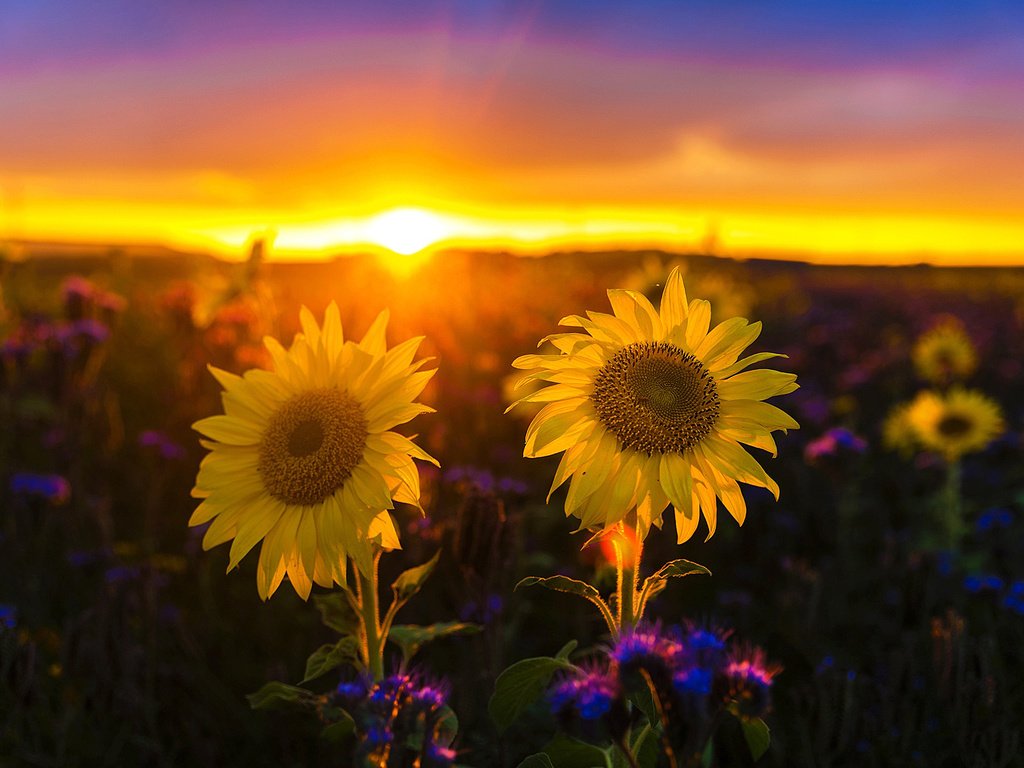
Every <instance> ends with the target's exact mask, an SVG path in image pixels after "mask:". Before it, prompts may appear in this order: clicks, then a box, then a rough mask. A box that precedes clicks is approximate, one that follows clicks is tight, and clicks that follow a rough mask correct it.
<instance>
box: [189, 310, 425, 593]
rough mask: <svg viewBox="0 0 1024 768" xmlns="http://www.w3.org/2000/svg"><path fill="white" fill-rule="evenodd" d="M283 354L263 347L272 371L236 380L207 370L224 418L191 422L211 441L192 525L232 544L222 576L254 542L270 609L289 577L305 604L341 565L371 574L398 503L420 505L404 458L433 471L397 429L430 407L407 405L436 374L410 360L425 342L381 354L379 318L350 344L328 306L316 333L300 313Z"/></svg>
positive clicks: (338, 578) (393, 539) (339, 574)
mask: <svg viewBox="0 0 1024 768" xmlns="http://www.w3.org/2000/svg"><path fill="white" fill-rule="evenodd" d="M300 320H301V323H302V331H303V332H302V333H301V334H298V335H296V337H295V340H294V341H293V343H292V345H291V347H290V348H289V349H287V350H286V349H284V348H283V347H282V346H281V345H280V344H279V343H278V342H277V341H276V340H275V339H273V338H270V337H267V338H266V339H265V340H264V343H265V344H266V346H267V350H268V351H269V353H270V356H271V358H272V362H273V368H274V370H273V371H264V370H250V371H247V372H246V373H245V374H244V375H243V376H236V375H234V374H232V373H228V372H227V371H222V370H219V369H217V368H214V367H212V366H210V371H211V372H212V373H213V375H214V376H215V377H216V378H217V381H219V382H220V384H221V385H222V386H223V387H224V390H225V391H224V392H223V393H222V400H223V403H224V414H223V415H219V416H211V417H209V418H206V419H202V420H200V421H197V422H196V423H195V424H194V425H193V428H194V429H195V430H197V431H198V432H200V433H202V434H203V435H205V436H206V437H208V438H210V439H209V440H201V441H200V442H201V443H202V445H203V446H204V447H205V448H208V449H209V450H210V453H209V454H208V455H207V456H206V457H205V458H204V459H203V462H202V464H201V466H200V468H199V474H198V477H197V478H196V485H195V488H194V489H193V490H192V495H193V496H194V497H196V498H200V499H202V500H203V501H202V503H201V504H200V505H199V507H198V508H197V509H196V511H195V512H194V513H193V515H192V518H191V519H190V520H189V525H202V524H204V523H207V522H209V521H211V520H212V521H213V522H212V524H211V525H210V528H209V529H208V530H207V531H206V535H205V536H204V537H203V548H204V549H210V548H211V547H214V546H216V545H218V544H222V543H223V542H226V541H228V540H230V539H234V541H233V542H232V545H231V552H230V562H229V565H228V570H229V571H230V570H231V569H232V568H234V567H235V566H236V565H238V563H239V561H240V560H241V559H242V558H243V557H244V556H245V555H246V553H248V552H249V551H250V550H251V549H252V548H253V547H254V546H255V545H256V544H257V543H258V542H260V541H262V542H263V545H262V547H261V549H260V557H259V565H258V568H257V572H256V586H257V589H258V590H259V594H260V597H261V598H263V599H264V600H266V599H267V598H268V597H269V596H270V595H272V594H273V593H274V591H275V590H276V589H277V588H278V586H279V585H280V584H281V581H282V579H283V578H284V576H285V574H287V575H288V578H289V581H290V582H291V584H292V586H293V587H294V589H295V591H296V592H297V593H298V594H299V595H300V596H301V597H302V598H303V599H306V598H307V597H308V596H309V592H310V589H311V587H312V582H314V581H315V582H316V583H317V584H320V585H321V586H324V587H330V586H331V585H332V584H333V583H335V582H336V583H338V584H345V582H346V574H347V561H346V558H351V559H352V560H353V561H354V562H355V564H356V566H357V567H358V568H359V569H360V570H361V571H362V572H363V573H364V574H369V573H370V570H371V568H372V557H373V548H374V546H382V547H386V548H397V547H399V546H400V545H399V541H398V533H397V532H396V530H395V527H394V523H393V522H392V519H391V515H390V514H389V513H388V511H387V510H389V509H392V508H393V506H394V504H393V502H394V501H399V502H404V503H407V504H413V505H415V506H417V507H418V506H419V496H420V488H419V474H418V472H417V469H416V466H415V465H414V464H413V461H412V459H413V458H417V459H422V460H425V461H430V462H433V463H434V464H437V461H436V460H435V459H433V458H432V457H431V456H430V455H428V454H427V453H426V452H425V451H423V450H422V449H421V448H419V447H418V446H417V445H415V444H414V443H413V442H412V441H411V440H409V438H407V437H403V436H402V435H399V434H398V433H396V432H391V431H389V430H391V429H392V428H393V427H395V426H397V425H399V424H402V423H404V422H407V421H409V420H410V419H412V418H413V417H415V416H416V415H418V414H420V413H426V412H429V411H432V410H433V409H432V408H430V407H428V406H426V405H422V404H420V403H416V402H414V400H415V398H416V397H417V396H418V395H419V394H420V392H422V390H423V387H424V386H426V383H427V381H428V380H429V379H430V377H431V376H433V374H434V370H428V371H419V370H418V369H419V368H420V367H421V366H422V365H423V364H424V363H425V362H426V361H427V360H426V359H422V360H419V361H417V362H415V363H414V362H412V359H413V356H414V355H415V353H416V349H417V348H418V346H419V344H420V342H421V341H422V338H414V339H410V340H408V341H406V342H404V343H402V344H399V345H398V346H396V347H394V348H393V349H390V350H389V349H387V344H386V342H385V329H386V327H387V321H388V313H387V311H386V310H385V311H384V312H381V314H380V315H379V316H378V317H377V319H376V320H375V321H374V322H373V324H372V325H371V326H370V329H369V330H368V331H367V332H366V335H365V336H364V337H363V338H362V340H361V341H359V342H358V343H354V342H352V341H345V340H344V338H343V336H342V328H341V320H340V317H339V313H338V307H337V305H335V304H334V303H332V304H331V305H330V306H329V307H328V308H327V312H326V315H325V317H324V324H323V328H322V329H321V328H320V327H319V326H318V325H317V322H316V320H315V319H314V318H313V315H312V313H310V311H309V310H308V309H306V308H305V307H303V308H302V311H301V314H300Z"/></svg>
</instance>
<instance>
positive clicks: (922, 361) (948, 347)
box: [911, 317, 978, 384]
mask: <svg viewBox="0 0 1024 768" xmlns="http://www.w3.org/2000/svg"><path fill="white" fill-rule="evenodd" d="M911 356H912V357H913V360H914V367H915V368H916V369H917V372H918V374H919V375H920V376H921V377H922V378H924V379H926V380H928V381H933V382H935V383H936V384H948V383H949V382H951V381H957V380H962V379H966V378H967V377H968V376H970V375H971V374H972V373H974V369H975V368H976V367H977V365H978V356H977V354H976V353H975V351H974V345H973V344H972V343H971V339H970V337H968V335H967V332H966V331H965V330H964V327H963V325H962V324H961V323H960V321H959V320H957V319H956V318H955V317H949V318H946V319H945V320H943V321H942V322H940V323H939V324H938V325H936V326H934V327H933V328H931V329H930V330H929V331H927V332H925V333H924V334H923V335H922V336H921V338H920V339H918V340H917V343H916V344H915V345H914V349H913V352H912V353H911Z"/></svg>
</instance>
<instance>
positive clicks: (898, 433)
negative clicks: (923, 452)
mask: <svg viewBox="0 0 1024 768" xmlns="http://www.w3.org/2000/svg"><path fill="white" fill-rule="evenodd" d="M909 415H910V403H900V404H899V405H896V406H894V407H893V408H892V410H891V411H889V415H888V416H886V417H885V423H884V424H883V425H882V443H883V444H884V445H885V446H886V447H887V448H889V449H891V450H894V451H897V452H898V453H899V454H900V455H901V456H903V457H904V458H906V457H909V456H910V455H911V454H912V453H913V452H914V451H915V450H916V449H917V448H918V445H919V442H918V437H917V430H916V429H915V428H914V425H913V424H911V423H910V419H909Z"/></svg>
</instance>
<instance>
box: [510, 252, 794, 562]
mask: <svg viewBox="0 0 1024 768" xmlns="http://www.w3.org/2000/svg"><path fill="white" fill-rule="evenodd" d="M608 298H609V300H610V302H611V305H612V310H613V311H614V314H613V315H608V314H603V313H599V312H588V313H587V317H581V316H579V315H570V316H569V317H566V318H563V319H562V320H561V322H560V324H561V325H565V326H573V327H577V328H580V329H582V332H571V333H557V334H554V335H551V336H548V337H546V338H545V339H543V340H542V341H541V343H542V344H543V343H544V342H545V341H550V342H551V343H552V344H554V346H555V347H556V348H557V349H558V350H559V352H560V354H557V355H524V356H522V357H519V358H517V359H516V360H515V361H514V362H513V363H512V364H513V366H515V367H516V368H520V369H523V370H525V371H526V373H525V374H524V376H523V377H522V379H521V381H522V382H524V383H526V382H530V381H543V382H547V383H550V384H551V385H552V386H546V387H544V388H543V389H541V390H539V391H537V392H535V393H531V394H528V395H527V396H525V397H523V398H522V399H520V400H519V401H517V403H514V404H513V405H512V406H510V409H511V408H514V407H515V406H516V405H518V404H519V403H547V405H545V406H544V408H543V409H542V410H541V412H540V413H539V414H537V416H536V417H535V418H534V420H533V422H532V423H531V424H530V426H529V428H528V429H527V433H526V449H525V451H524V455H525V456H528V457H537V456H550V455H552V454H555V453H559V452H561V451H564V454H563V456H562V460H561V463H560V464H559V465H558V469H557V471H556V472H555V477H554V481H553V482H552V485H551V492H554V490H555V489H556V488H558V487H559V486H561V485H562V484H563V483H565V482H566V481H567V480H568V481H569V492H568V496H567V497H566V501H565V511H566V514H567V515H570V514H571V515H576V516H577V517H578V518H579V519H580V528H581V529H583V528H589V529H598V530H600V529H604V528H610V527H611V526H614V525H615V524H617V523H618V522H619V521H621V520H622V519H623V518H624V517H625V516H626V514H627V513H628V512H630V511H631V510H632V509H634V508H635V509H636V513H637V529H638V533H639V535H640V537H641V539H642V538H645V537H646V536H647V534H648V532H649V531H650V526H651V525H656V526H660V525H661V516H662V512H663V511H664V509H665V507H666V506H668V504H669V503H671V504H672V506H673V507H674V508H675V516H676V531H677V537H678V541H679V542H680V543H681V542H683V541H686V540H687V539H689V538H690V537H691V536H692V535H693V533H694V531H695V530H696V528H697V524H698V522H699V520H700V516H701V512H703V515H704V518H705V519H706V520H707V524H708V538H710V537H711V535H712V534H713V533H714V532H715V525H716V506H717V501H716V496H717V497H718V498H720V499H721V500H722V503H723V504H724V506H725V508H726V509H727V510H728V511H729V512H730V513H731V514H732V516H733V517H735V518H736V520H737V521H738V522H739V523H740V524H742V523H743V520H744V517H745V516H746V503H745V501H744V499H743V495H742V493H741V492H740V489H739V485H738V483H739V482H743V483H749V484H751V485H757V486H761V487H763V488H767V489H768V490H770V491H771V492H772V494H774V495H775V497H776V498H778V495H779V488H778V485H777V484H776V483H775V481H774V480H772V479H771V478H770V477H769V476H768V475H767V474H766V473H765V471H764V469H762V468H761V466H760V465H759V464H758V463H757V461H755V460H754V458H753V457H752V456H750V454H748V453H747V452H746V451H745V450H744V449H743V447H742V445H741V444H743V445H750V446H754V447H756V448H761V449H763V450H766V451H770V452H771V453H772V455H773V456H774V455H775V454H776V448H775V441H774V440H773V439H772V436H771V433H772V432H773V431H775V430H783V431H785V430H787V429H796V428H797V427H798V425H797V423H796V421H794V420H793V419H792V418H791V417H790V416H788V415H787V414H786V413H784V412H783V411H781V410H779V409H778V408H776V407H775V406H772V405H769V404H767V403H765V402H762V401H763V400H765V399H766V398H769V397H773V396H775V395H783V394H786V393H787V392H792V391H793V390H795V389H796V388H797V384H796V376H795V375H793V374H791V373H781V372H779V371H772V370H754V371H744V372H742V373H741V371H743V370H744V369H745V368H747V367H748V366H749V365H752V364H753V363H757V362H760V361H762V360H767V359H768V358H772V357H783V355H778V354H775V353H771V352H761V353H758V354H755V355H751V356H749V357H745V358H743V359H742V360H740V359H738V358H739V355H740V353H741V352H742V351H743V350H744V349H746V347H747V346H748V345H749V344H750V343H751V342H753V341H754V339H756V338H757V336H758V334H759V333H760V331H761V323H759V322H758V323H753V324H748V323H747V321H746V320H744V319H743V318H732V319H730V320H726V321H725V322H723V323H721V324H720V325H718V326H716V327H715V328H714V329H712V330H710V331H709V330H708V328H709V325H710V318H711V306H710V304H709V303H708V302H707V301H704V300H701V299H694V300H693V301H691V302H689V303H688V302H687V298H686V290H685V288H684V286H683V280H682V277H681V276H680V274H679V270H678V269H673V270H672V272H671V273H670V274H669V277H668V279H667V281H666V284H665V290H664V293H663V295H662V298H661V307H660V310H658V309H655V308H654V306H653V305H652V304H651V302H650V301H648V300H647V298H645V297H644V296H643V295H642V294H640V293H637V292H635V291H627V290H610V291H608ZM550 497H551V493H549V494H548V498H549V499H550Z"/></svg>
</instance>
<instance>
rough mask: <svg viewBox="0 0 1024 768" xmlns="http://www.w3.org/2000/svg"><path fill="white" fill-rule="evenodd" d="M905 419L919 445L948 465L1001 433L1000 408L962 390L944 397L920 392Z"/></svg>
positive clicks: (976, 449) (969, 390)
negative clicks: (942, 458) (929, 450)
mask: <svg viewBox="0 0 1024 768" xmlns="http://www.w3.org/2000/svg"><path fill="white" fill-rule="evenodd" d="M906 418H907V421H908V423H909V424H910V425H911V426H912V427H913V428H914V432H915V433H916V435H917V438H918V440H919V441H920V442H921V444H922V445H923V446H924V447H925V448H929V449H931V450H933V451H937V452H938V453H941V454H942V455H943V456H945V457H946V460H947V461H949V462H954V461H957V460H958V459H959V458H960V457H961V456H963V455H964V454H965V453H972V452H974V451H980V450H981V449H983V448H984V447H985V446H986V445H988V444H989V443H990V442H991V441H992V440H993V438H995V437H998V436H999V435H1000V434H1002V432H1003V430H1004V424H1003V414H1002V411H1001V410H1000V408H999V406H998V405H997V404H996V403H995V402H994V401H993V400H991V399H990V398H988V397H986V396H985V395H983V394H982V393H981V392H978V391H976V390H972V389H963V388H962V387H956V388H954V389H951V390H950V391H949V392H947V393H945V394H941V393H939V392H932V391H925V392H921V393H920V394H919V395H918V396H917V397H916V398H914V400H913V402H911V403H910V406H909V408H908V410H907V416H906Z"/></svg>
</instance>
